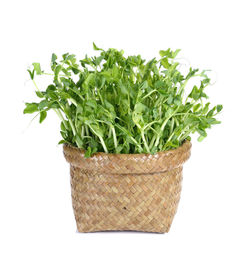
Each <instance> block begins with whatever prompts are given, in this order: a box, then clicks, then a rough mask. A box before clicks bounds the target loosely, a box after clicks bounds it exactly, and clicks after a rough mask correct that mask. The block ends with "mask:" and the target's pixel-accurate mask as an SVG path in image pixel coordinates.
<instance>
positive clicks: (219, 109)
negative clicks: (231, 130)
mask: <svg viewBox="0 0 250 259" xmlns="http://www.w3.org/2000/svg"><path fill="white" fill-rule="evenodd" d="M216 109H217V112H220V111H221V110H222V109H223V106H222V105H221V104H218V105H217V106H216Z"/></svg>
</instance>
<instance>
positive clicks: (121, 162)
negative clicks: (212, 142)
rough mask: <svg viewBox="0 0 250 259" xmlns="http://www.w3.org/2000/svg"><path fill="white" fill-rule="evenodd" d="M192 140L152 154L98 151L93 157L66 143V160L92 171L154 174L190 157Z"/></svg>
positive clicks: (64, 151)
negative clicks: (174, 147) (86, 155)
mask: <svg viewBox="0 0 250 259" xmlns="http://www.w3.org/2000/svg"><path fill="white" fill-rule="evenodd" d="M191 146H192V144H191V142H190V141H187V140H186V141H185V142H184V143H183V144H182V145H181V146H180V147H178V148H176V149H172V150H166V151H160V152H158V153H156V154H155V155H152V154H145V153H144V154H114V153H104V152H97V153H95V154H93V155H92V156H91V157H88V158H86V157H85V156H84V153H85V151H84V150H83V149H80V148H77V147H74V146H72V145H70V144H64V146H63V153H64V157H65V159H66V161H67V162H68V163H70V165H71V166H73V167H78V168H81V169H82V170H85V171H88V172H92V173H99V174H101V173H107V174H152V173H161V172H166V171H171V170H173V169H175V168H178V167H179V166H182V165H183V163H184V162H185V161H186V160H187V159H188V158H189V157H190V150H191Z"/></svg>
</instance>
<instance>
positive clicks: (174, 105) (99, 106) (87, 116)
mask: <svg viewBox="0 0 250 259" xmlns="http://www.w3.org/2000/svg"><path fill="white" fill-rule="evenodd" d="M93 47H94V50H96V51H97V52H98V55H97V56H93V57H88V56H87V55H86V56H85V57H84V58H83V59H81V60H77V59H76V56H75V55H71V54H69V53H66V54H64V55H62V59H58V57H57V56H56V55H55V54H52V58H51V70H52V73H45V72H44V71H43V70H42V69H41V66H40V64H39V63H33V64H32V69H29V70H28V72H29V74H30V77H31V80H32V81H33V82H34V84H35V87H36V95H37V97H39V98H40V102H31V103H26V108H25V109H24V113H38V114H39V115H40V119H39V121H40V123H42V122H43V121H44V120H45V119H46V117H47V112H48V111H49V110H54V111H55V112H56V114H57V115H58V117H59V118H60V120H61V125H60V129H61V130H60V133H61V136H62V140H61V141H60V142H59V143H60V144H62V143H69V144H71V145H74V146H76V147H78V148H82V149H84V150H85V151H86V152H85V156H86V157H89V156H91V155H92V154H93V153H95V152H106V153H126V154H127V153H132V154H133V153H151V154H155V153H156V152H158V151H163V150H169V149H174V148H177V147H179V146H180V145H181V144H182V143H183V142H184V141H185V140H190V139H191V137H190V135H191V134H193V133H195V132H198V134H199V137H198V141H202V140H203V139H204V138H205V137H206V136H207V132H206V130H207V129H208V128H211V126H212V125H214V124H219V123H220V121H218V120H216V118H215V117H216V115H217V114H218V113H220V112H221V110H222V105H216V106H214V107H210V103H209V102H206V100H207V99H208V96H207V95H206V93H205V89H206V87H207V86H209V85H210V78H209V77H208V75H207V71H200V70H199V69H193V68H190V69H189V72H188V73H187V74H185V75H184V74H182V73H181V72H180V69H179V67H180V64H179V63H178V62H177V60H176V56H177V55H178V53H179V51H180V50H179V49H178V50H176V51H172V50H171V49H167V50H164V51H163V50H161V51H160V52H159V54H160V58H159V59H157V58H153V59H151V60H149V61H146V60H144V59H143V58H142V57H141V56H140V55H137V56H128V57H125V56H124V52H123V51H122V50H121V51H118V50H116V49H112V48H110V49H108V50H107V51H105V50H103V49H101V48H98V47H97V46H96V45H95V44H94V43H93ZM48 74H49V75H50V76H51V84H50V85H48V86H47V88H46V90H44V91H42V90H40V89H39V88H38V86H37V84H36V82H35V77H37V76H44V75H48ZM194 77H195V78H198V79H199V85H194V86H193V87H192V89H191V91H190V92H188V93H187V84H188V83H189V84H190V83H191V82H192V79H193V78H194Z"/></svg>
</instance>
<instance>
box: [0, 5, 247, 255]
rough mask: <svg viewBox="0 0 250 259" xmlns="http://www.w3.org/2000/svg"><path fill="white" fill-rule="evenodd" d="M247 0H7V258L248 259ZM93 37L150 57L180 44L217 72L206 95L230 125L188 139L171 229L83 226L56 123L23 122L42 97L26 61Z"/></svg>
mask: <svg viewBox="0 0 250 259" xmlns="http://www.w3.org/2000/svg"><path fill="white" fill-rule="evenodd" d="M248 2H249V1H243V0H237V1H230V0H228V1H219V0H215V1H212V0H210V1H194V0H189V1H180V0H179V1H160V0H154V1H146V0H144V1H136V0H133V1H129V0H127V1H118V0H117V1H114V0H113V1H108V0H106V1H105V0H103V1H97V0H95V1H91V0H89V1H83V0H82V1H74V0H68V1H65V0H61V1H52V0H50V1H45V0H44V1H35V0H33V1H28V0H22V1H11V0H8V1H2V2H1V4H0V26H1V31H0V37H1V39H0V46H1V49H0V51H1V54H0V75H1V77H0V80H1V81H0V94H1V100H0V112H1V117H0V123H1V126H0V131H1V132H0V138H1V146H0V153H1V154H0V159H1V162H0V167H1V173H0V239H1V241H0V258H3V259H8V258H15V259H16V258H25V259H29V258H32V259H34V258H35V259H40V258H43V259H44V258H46V259H49V258H53V259H55V258H110V259H112V258H144V259H146V258H171V259H175V258H192V259H195V258H199V259H200V258H202V259H206V258H209V259H211V258H243V259H244V258H250V238H249V237H250V223H249V222H250V210H249V205H250V201H249V200H250V187H249V181H250V170H249V159H250V157H249V144H250V143H249V132H250V129H249V107H250V105H249V94H250V90H249V89H250V85H249V74H250V65H249V61H250V53H249V52H250V51H249V47H250V39H249V25H250V18H249V17H250V16H249V7H248V5H247V4H248ZM93 41H94V42H95V43H96V44H97V45H98V46H101V47H103V48H109V47H114V48H118V49H124V50H125V53H126V54H129V55H132V54H138V53H140V54H142V55H143V56H144V57H146V58H152V57H154V56H157V55H158V51H159V50H160V49H167V48H168V47H171V48H173V49H176V48H181V49H182V52H181V54H180V56H181V57H183V58H185V60H186V61H188V62H190V64H191V65H192V66H194V67H200V68H203V69H212V70H213V71H215V72H216V74H217V76H216V77H214V79H215V80H216V84H214V85H213V86H211V87H210V90H208V94H209V96H210V98H211V101H212V102H213V103H215V104H217V103H222V104H223V105H224V110H223V113H222V115H221V116H220V119H221V120H222V122H223V123H222V124H221V125H218V126H215V127H214V128H213V129H212V130H211V131H209V132H208V133H209V134H208V138H207V139H206V140H205V141H204V142H203V143H197V142H196V140H193V148H192V156H191V158H190V160H189V161H188V162H187V163H186V164H185V165H184V181H183V192H182V198H181V202H180V205H179V208H178V212H177V215H176V217H175V219H174V222H173V225H172V228H171V230H170V232H169V233H168V234H163V235H162V234H146V233H122V232H118V233H95V234H78V233H76V225H75V221H74V217H73V211H72V207H71V197H70V183H69V166H68V164H67V163H66V162H65V160H64V157H63V155H62V147H61V146H57V142H58V141H59V140H60V136H59V121H58V119H57V118H56V116H55V115H54V114H52V113H51V114H49V116H48V118H47V119H46V120H45V121H44V123H43V124H42V125H39V123H38V122H37V120H34V121H33V123H32V124H31V125H30V126H28V125H29V122H30V120H31V118H32V116H29V115H26V116H24V115H23V114H22V110H23V108H24V102H25V101H33V100H34V98H35V95H34V86H33V85H32V84H31V83H30V81H29V76H28V73H27V72H26V68H27V67H28V66H29V65H30V64H31V63H32V62H41V64H42V68H46V67H48V66H49V62H50V57H51V54H52V52H55V53H57V54H62V53H65V52H70V53H75V54H77V55H78V56H80V57H83V55H84V54H85V53H88V54H93V50H92V42H93ZM214 75H215V73H214ZM40 86H41V88H43V84H41V85H40ZM45 86H46V85H44V87H45Z"/></svg>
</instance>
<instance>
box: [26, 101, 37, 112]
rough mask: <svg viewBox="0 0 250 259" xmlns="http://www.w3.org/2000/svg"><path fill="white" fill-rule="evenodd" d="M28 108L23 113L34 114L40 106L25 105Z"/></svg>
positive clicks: (34, 104) (33, 104)
mask: <svg viewBox="0 0 250 259" xmlns="http://www.w3.org/2000/svg"><path fill="white" fill-rule="evenodd" d="M25 105H26V108H25V109H24V110H23V113H24V114H26V113H34V112H37V111H38V104H37V103H25Z"/></svg>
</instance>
